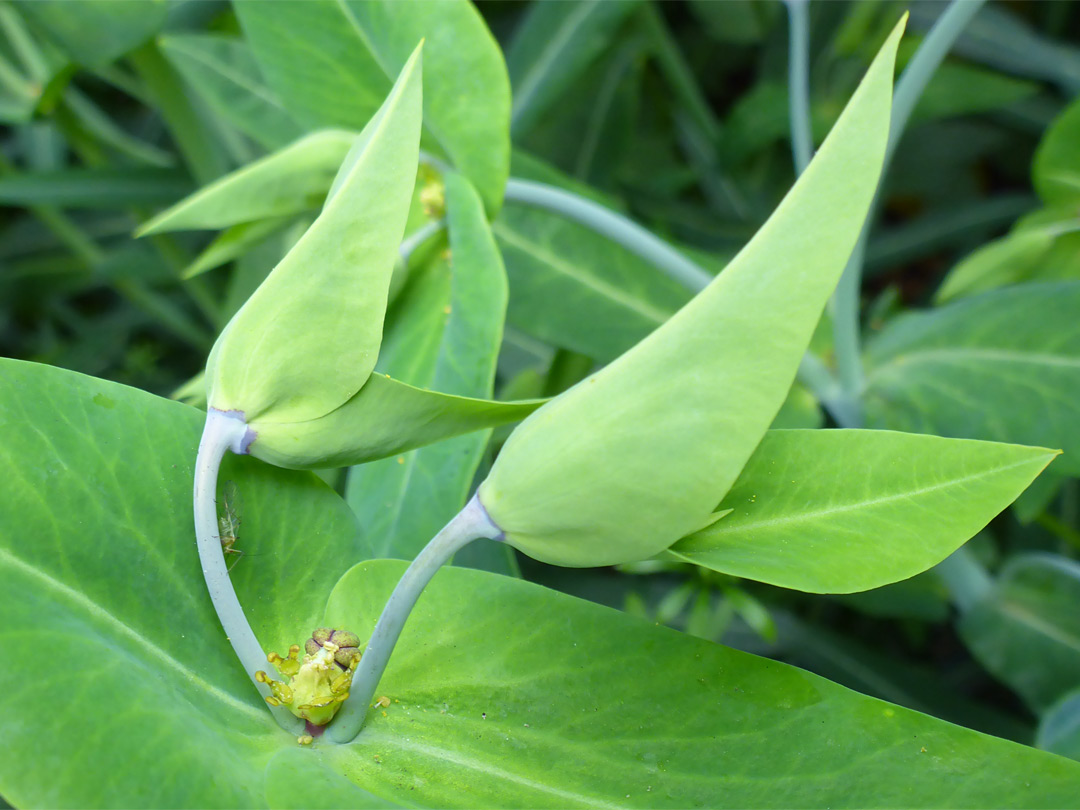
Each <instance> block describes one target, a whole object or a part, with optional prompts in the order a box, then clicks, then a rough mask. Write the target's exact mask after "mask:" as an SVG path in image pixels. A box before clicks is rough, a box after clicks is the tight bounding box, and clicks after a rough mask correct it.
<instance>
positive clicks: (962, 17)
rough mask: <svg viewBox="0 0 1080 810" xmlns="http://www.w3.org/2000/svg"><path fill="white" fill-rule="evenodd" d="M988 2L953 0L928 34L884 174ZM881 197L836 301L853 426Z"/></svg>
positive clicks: (901, 99) (907, 75)
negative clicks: (871, 240)
mask: <svg viewBox="0 0 1080 810" xmlns="http://www.w3.org/2000/svg"><path fill="white" fill-rule="evenodd" d="M983 2H984V0H953V1H952V3H950V4H949V7H948V8H947V9H946V10H945V12H944V13H943V14H942V15H941V17H939V18H938V21H937V22H936V23H935V24H934V27H933V28H932V29H931V31H930V33H929V34H927V36H926V38H925V39H924V40H923V42H922V44H921V45H920V46H919V49H918V50H917V51H916V52H915V55H914V56H913V57H912V59H911V61H910V62H909V63H908V66H907V68H906V69H905V70H904V73H903V75H902V76H901V77H900V81H899V82H897V84H896V92H895V93H894V95H893V104H892V117H891V119H890V124H889V141H888V145H887V146H886V148H885V162H884V165H883V166H882V169H881V176H882V177H884V176H885V174H886V172H887V171H888V169H889V162H890V161H891V159H892V156H893V152H895V151H896V145H897V143H899V141H900V137H901V136H902V135H903V132H904V128H905V127H906V126H907V122H908V119H909V118H910V117H911V113H912V111H913V110H914V109H915V105H916V104H917V103H918V101H919V97H920V96H921V95H922V92H923V90H924V89H925V88H926V85H927V83H928V82H929V81H930V78H931V77H932V76H933V75H934V71H936V70H937V68H938V65H940V64H941V61H942V60H943V59H944V58H945V55H946V54H947V53H948V52H949V48H950V47H951V46H952V44H953V43H954V42H955V41H956V39H957V37H959V36H960V33H961V32H962V31H963V30H964V27H965V26H966V25H967V24H968V22H970V21H971V18H972V17H974V16H975V13H976V12H977V11H978V10H979V8H980V7H981V6H982V4H983ZM879 191H880V186H879ZM877 203H878V200H877V198H875V200H874V202H873V203H872V204H871V206H870V212H869V214H868V215H867V218H866V222H865V223H864V224H863V229H862V232H861V233H860V234H859V241H858V243H857V244H856V245H855V249H854V250H853V251H852V253H851V257H850V258H849V259H848V263H847V266H846V267H845V268H844V274H843V276H841V278H840V284H839V285H838V286H837V288H836V295H835V296H834V297H833V301H832V317H833V343H834V348H835V352H836V370H837V376H838V377H839V379H840V385H841V387H842V389H843V392H844V400H845V401H846V403H847V405H848V406H849V407H850V408H851V409H852V410H853V411H854V413H855V414H856V419H855V422H854V424H852V425H850V426H849V427H860V426H861V424H862V405H861V402H860V396H861V393H862V388H863V370H862V357H861V347H860V334H859V291H860V289H861V285H862V266H863V258H864V257H865V255H866V242H867V238H868V236H869V232H870V223H871V222H872V221H873V220H874V218H875V211H876V209H877Z"/></svg>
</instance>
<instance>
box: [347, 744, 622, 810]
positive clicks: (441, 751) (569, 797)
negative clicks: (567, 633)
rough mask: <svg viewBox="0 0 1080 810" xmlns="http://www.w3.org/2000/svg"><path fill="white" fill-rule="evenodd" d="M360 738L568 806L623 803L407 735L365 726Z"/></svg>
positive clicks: (596, 805) (600, 805)
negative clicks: (515, 770) (543, 795)
mask: <svg viewBox="0 0 1080 810" xmlns="http://www.w3.org/2000/svg"><path fill="white" fill-rule="evenodd" d="M360 741H362V742H364V743H366V744H370V743H380V742H381V743H383V744H384V745H387V746H389V747H393V748H401V749H404V750H407V751H411V752H414V753H417V754H421V755H422V756H425V757H429V758H432V759H441V760H443V761H446V762H450V763H452V764H453V765H456V766H458V767H461V768H468V769H469V770H473V771H480V772H482V773H485V774H488V775H490V776H493V777H495V778H496V779H500V780H503V781H506V782H512V783H514V784H517V785H522V786H524V787H528V788H531V789H532V790H535V791H537V792H540V793H546V794H548V795H550V796H556V797H558V798H559V799H560V800H563V801H565V802H567V806H580V805H587V806H589V807H597V808H604V810H609V808H622V807H623V805H620V804H613V803H611V802H605V801H603V800H600V799H596V798H593V797H590V796H585V795H583V794H581V793H575V792H573V791H569V790H562V789H560V788H557V787H554V786H552V785H550V784H545V783H544V782H537V781H534V780H532V779H529V778H528V777H526V776H522V775H521V774H519V773H514V772H513V771H507V770H504V769H503V768H499V767H497V766H495V765H493V764H491V763H490V762H485V761H483V760H481V759H477V758H473V757H463V756H461V755H459V754H455V753H454V752H453V751H451V750H448V749H446V748H440V747H437V746H434V745H425V744H423V743H419V742H414V741H413V740H411V739H410V738H408V737H405V736H403V735H402V734H400V733H398V734H385V733H381V732H379V731H376V730H374V729H366V730H365V731H364V733H363V735H362V737H361V738H360Z"/></svg>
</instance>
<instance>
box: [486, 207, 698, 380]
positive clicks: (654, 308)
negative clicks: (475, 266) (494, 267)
mask: <svg viewBox="0 0 1080 810" xmlns="http://www.w3.org/2000/svg"><path fill="white" fill-rule="evenodd" d="M493 229H494V232H495V236H496V238H497V239H498V242H499V249H500V250H501V251H502V255H503V259H504V261H505V262H506V270H507V275H508V276H509V279H510V308H509V311H508V313H507V318H508V320H509V322H510V323H511V324H513V325H514V326H515V327H517V328H518V329H521V330H522V331H523V332H526V333H527V334H530V335H533V336H534V337H537V338H540V339H541V340H544V341H546V342H549V343H553V344H554V345H556V346H560V347H562V348H566V349H570V350H572V351H576V352H580V353H582V354H586V355H588V356H590V357H593V358H595V359H597V360H599V361H601V362H607V361H610V360H613V359H615V358H616V357H618V356H619V355H620V354H621V353H622V352H624V351H626V350H627V349H628V348H630V347H631V346H633V345H634V344H635V343H637V342H638V341H640V340H641V339H642V338H644V337H646V336H647V335H648V334H649V333H650V332H652V331H653V330H654V329H656V327H658V326H660V324H662V323H663V322H664V321H666V320H667V319H668V318H670V317H671V316H672V315H674V314H675V312H677V311H678V309H679V307H681V306H682V305H683V304H685V303H686V302H687V301H688V300H689V299H690V297H691V294H692V293H691V292H690V291H689V290H687V289H686V288H685V287H683V286H682V285H681V284H679V283H678V282H677V281H674V280H673V279H671V278H669V277H667V276H665V275H663V274H662V273H661V272H660V271H659V270H657V269H656V268H655V267H653V266H652V265H651V264H648V263H647V262H645V261H644V260H642V259H640V258H638V257H637V256H635V255H634V254H632V253H630V252H629V251H628V250H626V249H624V248H622V247H620V246H619V245H616V244H615V243H614V242H612V241H610V240H609V239H606V238H604V237H603V236H600V235H599V234H597V233H595V232H594V231H592V230H590V229H589V228H586V227H585V226H583V225H579V224H577V223H575V222H571V221H570V220H568V219H566V218H564V217H561V216H559V215H558V214H555V213H552V212H550V211H545V210H543V209H540V208H532V207H528V206H524V205H518V204H507V205H506V206H504V208H503V211H502V212H501V213H500V214H499V218H498V219H497V220H495V223H494V225H493Z"/></svg>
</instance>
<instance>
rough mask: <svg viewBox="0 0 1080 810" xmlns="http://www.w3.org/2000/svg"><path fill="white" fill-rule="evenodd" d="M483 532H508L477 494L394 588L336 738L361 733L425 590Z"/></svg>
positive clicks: (333, 731)
mask: <svg viewBox="0 0 1080 810" xmlns="http://www.w3.org/2000/svg"><path fill="white" fill-rule="evenodd" d="M481 537H488V538H491V539H493V540H497V539H499V538H501V537H502V530H501V529H499V527H498V526H496V525H495V524H494V522H492V520H491V518H490V517H488V513H487V510H486V509H484V506H483V504H481V503H480V499H479V498H478V497H477V496H475V495H474V496H473V497H472V499H471V500H470V501H469V502H468V503H467V504H465V508H464V509H462V510H461V511H460V512H458V513H457V515H455V516H454V518H453V519H452V520H451V521H450V522H449V523H447V524H446V526H445V527H443V529H442V530H441V531H440V532H439V533H438V534H437V535H435V537H433V538H432V539H431V542H429V543H428V544H427V545H426V546H424V550H423V551H421V552H420V553H419V554H418V555H417V556H416V559H415V560H413V562H412V564H411V565H410V566H409V567H408V569H406V571H405V573H404V575H403V576H402V577H401V580H400V581H399V582H398V584H397V587H396V588H394V592H393V593H392V594H391V595H390V599H389V601H388V602H387V603H386V607H384V608H383V612H382V615H381V616H379V621H378V623H376V625H375V630H374V632H373V633H372V634H371V640H370V641H368V644H367V647H366V648H365V649H364V654H363V656H362V657H361V658H360V664H359V666H357V668H356V673H355V674H354V675H353V681H352V686H351V687H350V688H349V699H348V700H346V701H345V705H344V706H342V707H341V711H340V712H339V713H338V716H337V718H335V720H334V722H333V723H331V724H330V726H329V728H328V729H327V731H326V734H327V736H328V737H329V738H330V739H331V740H333V741H334V742H338V743H347V742H349V741H351V740H352V739H353V738H354V737H355V736H356V735H357V734H358V733H359V731H360V727H361V726H363V725H364V718H365V717H366V716H367V710H368V705H369V704H370V703H371V698H372V697H373V696H374V695H375V688H376V687H377V686H378V685H379V680H380V679H381V678H382V674H383V671H384V670H385V669H386V664H387V662H388V661H389V660H390V653H392V652H393V651H394V645H395V644H397V640H398V636H400V635H401V629H402V628H403V627H404V626H405V620H406V619H408V618H409V613H410V612H411V611H412V609H413V606H414V605H415V604H416V600H417V599H418V598H419V597H420V593H421V592H422V591H423V590H424V587H425V586H426V585H427V584H428V582H430V581H431V578H432V577H434V576H435V574H436V572H438V570H439V569H440V568H441V567H442V566H443V565H444V564H445V563H446V562H447V561H448V560H449V559H450V558H451V557H452V556H453V555H454V553H455V552H456V551H458V550H459V549H461V548H462V547H463V546H465V545H467V544H469V543H471V542H472V541H473V540H477V539H479V538H481Z"/></svg>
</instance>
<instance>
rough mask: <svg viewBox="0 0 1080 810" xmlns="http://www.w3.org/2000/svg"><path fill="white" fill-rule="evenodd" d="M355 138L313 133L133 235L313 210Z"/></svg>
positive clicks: (183, 202)
mask: <svg viewBox="0 0 1080 810" xmlns="http://www.w3.org/2000/svg"><path fill="white" fill-rule="evenodd" d="M356 138H357V135H356V133H355V132H345V131H344V130H336V129H329V130H324V131H321V132H313V133H311V134H310V135H307V136H305V137H303V138H301V139H300V140H298V141H297V142H296V143H294V144H291V145H290V146H287V147H285V148H284V149H281V150H280V151H278V152H275V153H274V154H272V155H267V156H266V157H264V158H261V159H259V160H256V161H255V162H254V163H251V164H249V165H247V166H244V167H243V168H241V169H237V170H236V171H235V172H232V173H230V174H228V175H226V176H225V177H222V178H220V179H218V180H215V181H214V182H213V183H211V184H210V185H208V186H204V187H203V188H201V189H199V190H198V191H196V192H195V193H194V194H192V195H191V196H190V197H188V198H187V199H185V200H181V201H180V202H178V203H176V205H174V206H172V207H171V208H167V209H166V210H164V211H162V212H161V213H160V214H158V215H157V216H156V217H154V218H153V219H151V220H150V221H149V222H147V223H145V224H144V225H143V226H142V227H140V228H139V230H138V232H137V233H138V235H139V236H146V235H147V234H152V233H164V232H166V231H183V230H198V229H204V228H205V229H215V230H216V229H219V228H227V227H229V226H230V225H237V224H241V223H245V222H254V221H255V220H258V219H267V218H270V217H281V216H287V215H290V214H297V213H299V212H301V211H306V210H309V209H314V208H318V207H319V205H320V203H321V202H322V200H323V198H324V197H325V196H326V190H327V189H328V188H330V184H331V182H333V179H334V176H335V175H336V174H337V171H338V168H339V167H340V166H341V162H342V161H343V160H344V159H345V155H347V154H348V153H349V149H350V147H352V145H353V143H355V142H356Z"/></svg>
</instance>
